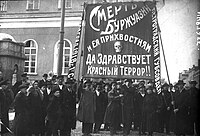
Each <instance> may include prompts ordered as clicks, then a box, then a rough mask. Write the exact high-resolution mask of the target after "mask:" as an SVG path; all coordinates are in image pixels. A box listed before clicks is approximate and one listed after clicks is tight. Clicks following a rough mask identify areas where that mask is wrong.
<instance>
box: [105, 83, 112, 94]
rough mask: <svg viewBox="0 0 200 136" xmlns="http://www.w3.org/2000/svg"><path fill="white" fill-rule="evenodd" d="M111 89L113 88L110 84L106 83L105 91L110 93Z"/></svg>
mask: <svg viewBox="0 0 200 136" xmlns="http://www.w3.org/2000/svg"><path fill="white" fill-rule="evenodd" d="M110 88H111V87H110V84H109V83H105V84H104V91H105V92H109V91H110Z"/></svg>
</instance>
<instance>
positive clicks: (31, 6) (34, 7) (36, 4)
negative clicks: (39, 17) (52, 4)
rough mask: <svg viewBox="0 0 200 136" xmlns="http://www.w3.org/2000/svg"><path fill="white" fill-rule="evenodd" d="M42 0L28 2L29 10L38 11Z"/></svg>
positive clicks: (28, 0)
mask: <svg viewBox="0 0 200 136" xmlns="http://www.w3.org/2000/svg"><path fill="white" fill-rule="evenodd" d="M39 3H40V0H27V10H38V9H39Z"/></svg>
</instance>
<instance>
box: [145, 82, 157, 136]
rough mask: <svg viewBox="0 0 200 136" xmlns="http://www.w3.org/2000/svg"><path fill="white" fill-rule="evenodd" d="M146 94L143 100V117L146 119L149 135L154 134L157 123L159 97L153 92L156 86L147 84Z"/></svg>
mask: <svg viewBox="0 0 200 136" xmlns="http://www.w3.org/2000/svg"><path fill="white" fill-rule="evenodd" d="M146 88H147V89H146V95H145V97H144V101H143V112H144V114H143V118H145V119H146V122H145V123H146V125H145V126H146V130H147V132H148V135H149V136H152V135H153V132H154V129H155V128H154V125H155V114H156V111H157V109H158V99H157V96H156V95H155V94H154V93H153V90H154V87H153V86H151V85H147V87H146Z"/></svg>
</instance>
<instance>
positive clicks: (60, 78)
mask: <svg viewBox="0 0 200 136" xmlns="http://www.w3.org/2000/svg"><path fill="white" fill-rule="evenodd" d="M63 81H64V77H63V76H62V75H60V76H57V80H56V82H57V84H58V85H62V84H63Z"/></svg>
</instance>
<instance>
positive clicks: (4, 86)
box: [0, 80, 9, 90]
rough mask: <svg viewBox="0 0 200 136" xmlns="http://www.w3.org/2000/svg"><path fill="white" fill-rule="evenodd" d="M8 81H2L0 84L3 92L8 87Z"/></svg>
mask: <svg viewBox="0 0 200 136" xmlns="http://www.w3.org/2000/svg"><path fill="white" fill-rule="evenodd" d="M8 84H9V81H8V80H3V81H1V82H0V87H2V89H3V90H5V89H6V88H7V87H8Z"/></svg>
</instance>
